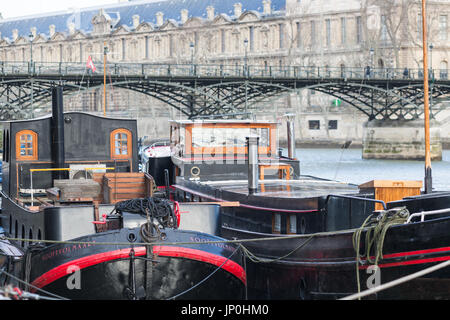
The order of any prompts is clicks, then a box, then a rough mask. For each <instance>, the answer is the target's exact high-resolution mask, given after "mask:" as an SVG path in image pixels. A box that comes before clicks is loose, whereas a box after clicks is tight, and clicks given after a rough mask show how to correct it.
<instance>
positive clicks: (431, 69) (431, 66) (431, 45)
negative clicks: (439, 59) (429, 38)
mask: <svg viewBox="0 0 450 320" xmlns="http://www.w3.org/2000/svg"><path fill="white" fill-rule="evenodd" d="M429 48H430V74H431V79H433V78H434V74H433V48H434V47H433V44H432V43H430V46H429Z"/></svg>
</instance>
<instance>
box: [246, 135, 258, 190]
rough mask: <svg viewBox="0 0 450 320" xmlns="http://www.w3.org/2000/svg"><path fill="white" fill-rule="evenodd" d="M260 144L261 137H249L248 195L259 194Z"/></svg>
mask: <svg viewBox="0 0 450 320" xmlns="http://www.w3.org/2000/svg"><path fill="white" fill-rule="evenodd" d="M258 144H259V137H247V148H248V193H249V194H254V193H256V192H258V184H259V181H258V175H259V166H258Z"/></svg>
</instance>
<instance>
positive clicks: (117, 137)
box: [110, 129, 132, 159]
mask: <svg viewBox="0 0 450 320" xmlns="http://www.w3.org/2000/svg"><path fill="white" fill-rule="evenodd" d="M110 140H111V158H112V159H128V158H131V156H132V154H131V150H132V148H131V147H132V141H131V132H130V131H129V130H127V129H116V130H114V131H112V132H111V138H110Z"/></svg>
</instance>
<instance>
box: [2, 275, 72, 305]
mask: <svg viewBox="0 0 450 320" xmlns="http://www.w3.org/2000/svg"><path fill="white" fill-rule="evenodd" d="M1 274H5V275H6V276H7V277H9V278H11V279H14V280H16V281H18V282H20V283H21V284H24V285H25V286H28V287H31V288H33V289H35V290H37V291H40V292H42V293H44V294H46V295H49V296H52V297H54V298H56V299H59V300H69V299H67V298H64V297H61V296H59V295H57V294H55V293H51V292H49V291H47V290H44V289H41V288H39V287H36V286H34V285H32V284H31V283H28V282H26V281H23V280H21V279H19V278H17V277H16V276H14V275H13V274H11V273H9V272H6V271H5V270H0V275H1Z"/></svg>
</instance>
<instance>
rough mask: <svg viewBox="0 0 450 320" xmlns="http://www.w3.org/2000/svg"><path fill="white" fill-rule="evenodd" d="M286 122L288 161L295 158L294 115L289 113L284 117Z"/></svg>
mask: <svg viewBox="0 0 450 320" xmlns="http://www.w3.org/2000/svg"><path fill="white" fill-rule="evenodd" d="M284 116H285V117H286V121H287V143H288V157H289V158H290V159H294V158H295V131H294V121H295V114H292V113H289V114H285V115H284Z"/></svg>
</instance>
